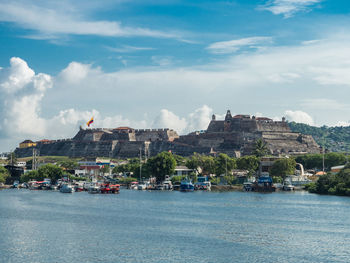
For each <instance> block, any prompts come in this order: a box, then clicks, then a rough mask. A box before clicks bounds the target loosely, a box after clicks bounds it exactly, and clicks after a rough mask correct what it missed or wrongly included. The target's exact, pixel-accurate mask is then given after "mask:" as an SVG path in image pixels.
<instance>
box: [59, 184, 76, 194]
mask: <svg viewBox="0 0 350 263" xmlns="http://www.w3.org/2000/svg"><path fill="white" fill-rule="evenodd" d="M60 192H61V193H73V192H74V186H72V185H70V184H63V185H62V186H61V188H60Z"/></svg>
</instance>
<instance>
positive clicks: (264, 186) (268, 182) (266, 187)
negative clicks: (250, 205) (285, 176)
mask: <svg viewBox="0 0 350 263" xmlns="http://www.w3.org/2000/svg"><path fill="white" fill-rule="evenodd" d="M252 191H254V192H275V191H276V187H275V186H274V185H273V182H272V178H271V177H270V176H267V175H263V176H260V177H259V178H258V181H257V182H255V183H253V184H252Z"/></svg>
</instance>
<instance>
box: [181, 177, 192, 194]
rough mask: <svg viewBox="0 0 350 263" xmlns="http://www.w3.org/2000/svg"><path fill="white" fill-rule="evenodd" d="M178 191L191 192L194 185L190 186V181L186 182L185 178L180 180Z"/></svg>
mask: <svg viewBox="0 0 350 263" xmlns="http://www.w3.org/2000/svg"><path fill="white" fill-rule="evenodd" d="M180 191H181V192H193V191H194V185H193V184H192V182H191V180H188V179H187V178H186V179H184V180H182V181H181V184H180Z"/></svg>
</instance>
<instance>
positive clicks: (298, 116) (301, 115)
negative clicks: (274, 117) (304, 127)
mask: <svg viewBox="0 0 350 263" xmlns="http://www.w3.org/2000/svg"><path fill="white" fill-rule="evenodd" d="M284 114H285V116H286V118H287V120H289V121H294V122H297V123H305V124H309V125H314V121H313V119H312V117H311V116H310V115H309V114H307V113H306V112H303V111H298V110H297V111H292V110H287V111H285V112H284Z"/></svg>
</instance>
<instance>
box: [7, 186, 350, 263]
mask: <svg viewBox="0 0 350 263" xmlns="http://www.w3.org/2000/svg"><path fill="white" fill-rule="evenodd" d="M349 207H350V199H349V198H345V197H334V196H318V195H312V194H308V193H305V192H295V193H274V194H257V193H242V192H229V193H210V192H209V193H208V192H195V193H180V192H155V191H153V192H146V191H129V190H122V191H121V194H119V195H89V194H87V193H74V194H61V193H59V192H50V191H47V192H45V191H28V190H19V191H18V190H4V191H1V192H0V251H1V257H2V259H3V260H4V261H3V262H20V263H21V262H75V261H79V262H184V261H187V262H288V263H289V262H298V263H299V262H317V263H319V262H350V254H349V251H350V233H349V232H350V222H349V220H348V218H349V216H350V210H349ZM0 261H1V260H0ZM1 262H2V261H1Z"/></svg>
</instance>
